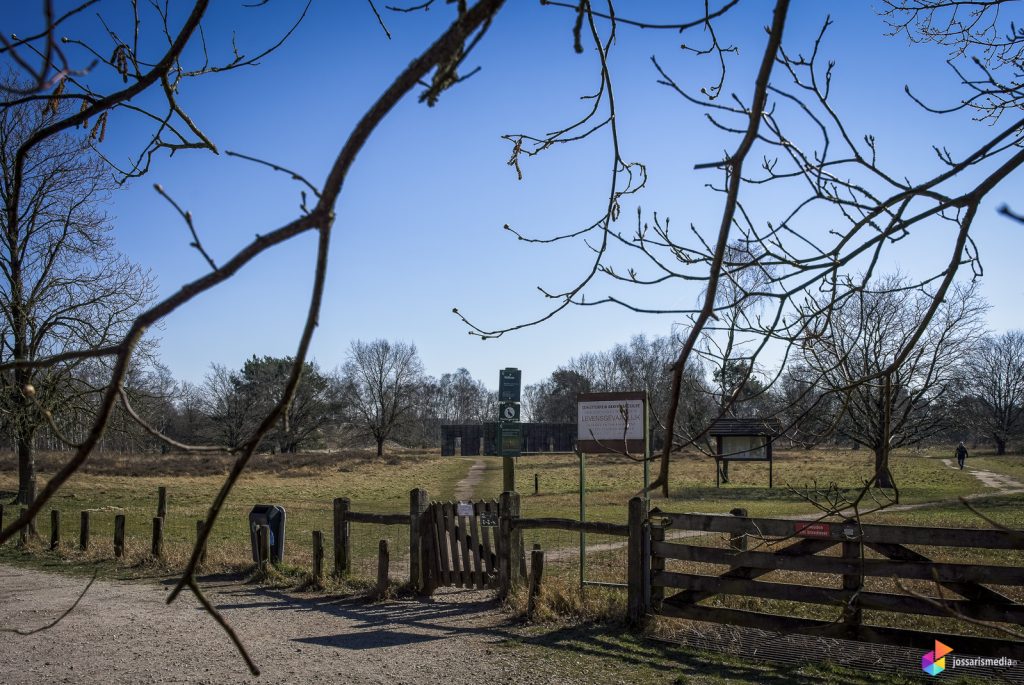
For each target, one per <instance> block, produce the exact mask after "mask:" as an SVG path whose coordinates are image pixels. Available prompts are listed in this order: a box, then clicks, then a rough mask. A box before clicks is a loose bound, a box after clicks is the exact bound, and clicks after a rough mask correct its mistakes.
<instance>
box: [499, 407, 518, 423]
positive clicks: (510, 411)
mask: <svg viewBox="0 0 1024 685" xmlns="http://www.w3.org/2000/svg"><path fill="white" fill-rule="evenodd" d="M498 414H499V415H500V418H501V420H502V421H503V422H506V421H511V422H513V423H519V403H518V402H502V403H501V406H500V408H499V409H498Z"/></svg>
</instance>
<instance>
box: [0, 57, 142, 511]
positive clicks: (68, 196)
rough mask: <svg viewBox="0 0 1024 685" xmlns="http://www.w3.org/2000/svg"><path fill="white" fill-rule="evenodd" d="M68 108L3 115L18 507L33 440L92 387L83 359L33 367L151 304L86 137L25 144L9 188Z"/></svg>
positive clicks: (2, 252) (2, 251) (4, 253)
mask: <svg viewBox="0 0 1024 685" xmlns="http://www.w3.org/2000/svg"><path fill="white" fill-rule="evenodd" d="M4 83H5V85H3V86H0V90H8V91H9V90H12V89H15V88H16V87H17V85H16V84H17V82H16V81H14V80H13V77H12V78H8V80H7V81H5V82H4ZM65 109H66V107H62V106H60V103H55V104H54V105H52V106H51V105H47V106H45V107H40V105H39V103H36V102H31V103H24V104H19V105H14V106H10V107H5V108H2V109H0V166H2V169H0V172H2V174H3V183H2V186H0V195H2V198H3V203H4V206H5V207H6V208H8V209H10V208H20V209H19V211H18V214H17V216H13V215H12V214H11V212H10V211H8V212H4V214H3V216H2V217H0V229H2V232H3V233H2V235H3V240H2V244H0V327H2V329H3V332H4V335H3V343H2V347H0V360H2V361H3V362H12V361H15V360H17V361H24V362H26V363H25V364H23V365H20V366H18V367H17V368H14V369H12V370H11V371H9V372H7V373H5V374H3V375H2V376H0V378H2V381H0V383H2V387H0V393H2V397H3V409H4V410H5V412H6V413H7V421H6V423H7V425H8V426H9V427H10V428H11V430H12V433H13V435H12V437H13V441H14V443H15V446H16V449H17V452H18V501H20V502H22V503H24V504H31V503H32V502H33V500H34V499H35V492H36V470H35V459H34V457H33V441H34V437H35V435H36V433H37V432H38V431H39V430H40V428H41V427H43V426H45V425H47V424H53V423H54V418H53V417H54V415H55V414H57V415H58V416H60V417H61V420H62V421H64V422H65V423H66V422H67V420H68V417H69V415H70V414H71V413H72V412H73V411H81V410H82V409H83V407H82V406H81V403H80V400H82V398H83V396H89V395H93V394H94V393H95V392H96V391H97V389H98V388H96V387H94V386H92V385H91V384H90V383H89V382H88V380H87V379H86V377H85V376H84V375H83V371H84V369H83V367H84V364H82V363H81V362H82V360H81V358H78V359H66V360H64V361H62V362H61V363H60V364H54V365H45V366H36V365H35V363H34V362H35V361H36V360H38V359H41V358H46V357H52V356H54V355H61V354H65V353H78V352H83V351H89V350H92V349H95V348H98V347H105V346H107V345H109V344H111V343H112V342H114V341H116V340H118V339H119V338H120V337H121V336H123V335H124V334H125V332H126V330H127V328H128V326H129V324H130V323H131V321H132V319H133V318H134V317H135V316H136V315H137V313H138V312H139V310H140V308H141V306H142V305H144V304H145V303H146V302H147V301H148V300H149V299H150V298H151V297H152V288H151V286H150V283H149V278H148V276H147V275H146V274H145V273H144V272H142V270H141V269H139V268H138V267H137V266H135V265H134V264H132V263H130V262H129V261H128V260H126V259H125V258H124V257H123V256H122V255H121V254H120V253H118V252H117V250H116V249H115V247H114V244H113V240H112V238H111V237H110V228H111V226H110V222H109V221H108V219H107V217H106V216H105V215H104V214H103V213H102V212H100V211H98V210H97V208H96V206H97V204H98V203H101V202H102V201H104V200H105V199H106V197H107V195H108V192H109V191H110V190H111V185H112V184H111V182H110V180H109V178H110V176H109V173H108V172H107V171H106V169H105V168H104V166H103V164H102V163H101V162H100V161H99V159H98V158H97V157H96V155H95V154H93V153H92V151H91V147H90V145H89V141H88V136H85V135H82V134H76V133H74V132H63V133H60V134H58V135H55V136H52V137H48V138H45V139H44V140H43V141H41V142H40V143H39V144H37V145H34V146H32V147H31V148H30V151H29V152H28V153H27V154H26V155H25V156H24V157H23V158H20V159H21V160H22V165H21V166H20V167H19V168H20V170H21V171H20V175H19V177H20V178H19V182H18V183H17V184H15V182H14V179H15V175H16V173H17V169H16V168H15V167H16V161H17V160H18V159H19V157H18V153H19V150H21V149H23V148H24V146H25V145H26V143H27V141H30V140H32V139H33V138H35V137H36V136H38V135H39V133H40V131H42V130H44V129H45V128H46V127H47V126H49V125H50V124H51V122H52V121H53V120H55V119H56V118H57V117H59V116H60V115H61V114H62V113H64V110H65ZM16 189H17V191H16ZM15 192H17V196H15V194H14V193H15ZM52 428H53V430H57V427H56V425H54V426H53V427H52Z"/></svg>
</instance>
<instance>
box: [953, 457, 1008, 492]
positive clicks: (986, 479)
mask: <svg viewBox="0 0 1024 685" xmlns="http://www.w3.org/2000/svg"><path fill="white" fill-rule="evenodd" d="M942 463H943V464H945V465H946V466H948V467H949V468H951V469H959V468H960V467H959V466H957V465H956V464H955V463H953V460H952V459H943V460H942ZM964 470H965V471H967V473H969V474H971V475H972V476H974V477H975V478H977V479H978V480H980V481H981V482H982V483H984V484H985V485H987V486H988V487H990V488H995V489H996V490H1000V491H1005V494H1014V493H1015V492H1024V483H1021V482H1020V481H1018V480H1014V479H1013V478H1011V477H1010V476H1004V475H1003V474H1001V473H994V472H992V471H983V470H982V469H976V468H974V467H973V466H969V465H965V466H964Z"/></svg>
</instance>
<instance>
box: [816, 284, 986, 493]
mask: <svg viewBox="0 0 1024 685" xmlns="http://www.w3.org/2000/svg"><path fill="white" fill-rule="evenodd" d="M908 285H909V284H908V281H907V279H906V278H902V277H898V276H893V277H889V278H885V279H880V280H879V281H877V282H873V283H872V284H870V286H869V288H867V289H865V290H861V291H859V292H858V293H857V294H856V296H855V297H851V298H848V299H846V300H844V301H843V303H842V305H841V306H839V307H835V308H833V309H832V310H830V311H829V313H828V314H827V315H824V314H817V315H815V316H814V317H812V318H811V320H809V321H808V322H807V327H808V328H809V329H813V330H815V331H817V332H818V333H819V334H820V335H816V336H815V337H814V338H813V339H811V340H809V341H808V342H807V344H806V345H804V346H803V348H802V349H801V353H800V356H801V360H802V362H803V363H804V364H805V365H806V367H807V368H808V369H809V371H810V372H811V373H812V374H813V375H814V385H815V386H817V387H819V388H822V389H824V390H825V391H826V392H828V393H830V394H832V395H834V396H836V397H838V398H840V400H841V407H842V421H843V430H844V432H845V433H846V434H847V435H849V436H850V437H852V438H853V439H854V440H856V441H857V442H858V443H860V444H861V445H864V446H865V447H867V448H869V449H871V450H874V452H875V474H876V484H877V485H879V486H880V487H891V486H892V478H891V472H890V470H889V461H888V460H889V452H890V450H892V449H894V448H897V447H901V446H903V445H907V444H911V443H914V442H919V441H921V440H923V439H925V438H927V437H929V436H931V435H933V434H934V433H936V432H938V431H939V430H940V429H942V428H943V427H944V426H945V425H946V424H948V422H949V418H950V417H949V409H950V408H951V407H953V406H955V401H954V400H955V398H956V397H957V395H958V393H959V392H960V391H961V389H962V388H963V387H964V385H965V380H966V365H965V361H966V360H967V359H968V358H969V357H970V355H971V354H972V352H973V351H974V348H975V346H976V345H977V344H978V343H979V342H980V338H981V335H982V334H983V332H984V324H983V318H984V313H985V309H986V307H985V305H984V304H983V303H982V302H981V300H980V298H979V297H978V296H977V293H976V289H975V288H973V287H959V286H957V287H954V288H952V289H951V290H950V291H949V292H948V293H947V295H946V297H945V299H944V300H943V301H942V303H941V305H940V306H939V308H938V310H937V311H936V312H935V313H934V315H932V316H931V318H930V320H929V322H928V325H927V327H926V328H925V330H924V335H923V336H921V338H920V339H919V340H918V341H917V343H916V344H915V345H914V347H913V349H912V352H911V354H910V355H909V356H907V358H906V359H905V360H903V361H902V362H900V363H899V364H895V365H894V364H893V359H894V358H895V357H896V356H897V355H898V354H899V352H900V350H902V349H903V347H904V346H905V345H906V344H907V340H908V339H909V338H910V337H911V336H913V335H914V333H915V331H916V330H917V328H918V326H919V322H920V321H921V320H922V318H923V317H925V316H926V315H928V312H929V308H930V305H931V302H932V294H931V293H928V292H924V291H922V290H920V289H917V288H914V287H910V288H908V287H907V286H908ZM811 309H813V310H814V311H822V310H823V309H824V308H823V307H820V306H814V305H812V306H811ZM863 379H873V380H866V381H865V380H863ZM874 379H877V380H874Z"/></svg>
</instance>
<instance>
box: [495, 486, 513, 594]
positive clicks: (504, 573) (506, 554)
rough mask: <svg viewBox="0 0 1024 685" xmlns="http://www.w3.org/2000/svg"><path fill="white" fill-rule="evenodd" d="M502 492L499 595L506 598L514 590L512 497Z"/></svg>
mask: <svg viewBox="0 0 1024 685" xmlns="http://www.w3.org/2000/svg"><path fill="white" fill-rule="evenodd" d="M513 495H515V493H514V492H503V493H501V500H500V501H499V504H498V596H499V597H501V598H502V599H504V598H505V597H507V596H508V594H509V592H511V591H512V497H513Z"/></svg>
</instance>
